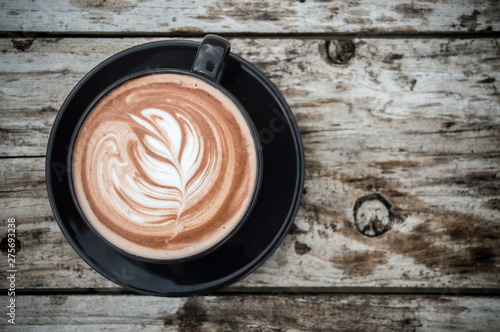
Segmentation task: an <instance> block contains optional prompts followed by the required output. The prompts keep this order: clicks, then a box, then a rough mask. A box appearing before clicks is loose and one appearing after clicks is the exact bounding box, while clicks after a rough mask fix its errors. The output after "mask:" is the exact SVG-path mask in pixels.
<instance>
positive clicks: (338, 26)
mask: <svg viewBox="0 0 500 332" xmlns="http://www.w3.org/2000/svg"><path fill="white" fill-rule="evenodd" d="M499 13H500V7H499V3H498V1H495V0H493V1H488V0H482V1H467V0H460V1H452V2H450V1H426V0H416V1H411V2H408V1H402V0H391V1H384V2H373V1H368V0H363V1H341V2H339V1H310V0H307V1H279V0H273V1H267V0H266V1H264V0H257V1H232V0H210V1H205V0H203V1H202V0H196V1H189V2H187V1H175V0H170V1H161V0H148V1H105V0H96V1H95V0H92V1H91V0H87V1H74V0H65V1H54V0H51V1H32V0H20V1H8V0H3V1H1V2H0V17H2V20H1V22H0V30H1V31H14V32H16V31H21V32H49V33H54V32H55V33H68V32H69V33H109V34H146V33H151V34H158V33H163V34H169V33H191V34H192V33H195V34H201V33H205V32H217V33H339V32H340V33H360V32H361V33H363V32H366V33H373V32H375V33H387V32H389V33H391V32H397V33H401V32H403V33H414V32H432V33H434V32H437V31H444V32H479V31H499V30H500V16H499V15H500V14H499Z"/></svg>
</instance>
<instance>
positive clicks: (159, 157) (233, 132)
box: [67, 35, 263, 263]
mask: <svg viewBox="0 0 500 332" xmlns="http://www.w3.org/2000/svg"><path fill="white" fill-rule="evenodd" d="M229 51H230V45H229V42H228V41H226V40H225V39H223V38H221V37H218V36H215V35H207V36H206V37H205V38H204V39H203V41H202V43H201V44H200V46H199V48H198V52H197V54H196V57H195V60H194V62H193V65H192V69H191V70H190V71H188V70H179V69H169V68H161V69H159V68H157V69H150V70H145V71H140V72H136V73H134V74H132V75H130V76H127V77H125V78H123V79H120V80H119V81H117V82H115V83H113V84H112V85H111V86H109V87H108V88H107V89H105V90H104V91H103V92H102V93H100V94H99V96H98V97H97V98H95V100H94V101H93V102H92V103H91V104H90V105H89V106H88V107H87V109H86V111H85V112H84V114H83V115H82V117H81V118H80V120H79V122H78V124H77V126H76V129H75V131H74V133H73V136H72V139H71V143H70V147H69V153H68V161H67V162H68V165H69V167H68V171H69V179H70V181H69V182H70V191H71V195H72V199H73V200H74V203H75V206H76V207H77V209H78V211H79V213H80V215H81V217H82V219H83V220H84V221H85V223H86V224H87V225H88V226H89V228H90V229H92V230H93V231H94V232H95V233H96V234H97V235H98V236H99V237H100V238H101V239H102V240H103V241H105V242H107V243H108V244H109V245H110V246H111V247H113V248H114V250H117V251H119V252H121V253H124V254H126V255H128V256H131V257H133V258H136V259H138V260H145V261H153V262H165V263H169V262H180V261H187V260H190V259H194V258H197V257H200V256H202V255H205V254H208V253H209V252H211V251H213V250H215V249H216V248H218V247H219V246H221V245H222V244H223V243H225V242H226V241H227V240H228V239H229V238H231V237H232V236H233V235H234V234H235V233H236V232H237V231H238V230H239V229H240V228H241V226H242V225H243V224H244V222H245V221H246V220H247V219H248V217H249V215H250V213H251V211H252V208H253V206H254V204H255V202H256V200H257V197H258V193H259V189H260V184H261V178H262V171H263V166H262V152H261V149H260V142H259V138H258V134H257V131H256V129H255V126H254V124H253V122H252V119H251V117H250V116H249V115H248V113H247V112H246V110H245V108H244V107H243V106H242V105H241V103H240V102H239V101H238V100H237V99H236V98H235V97H234V96H233V95H232V94H231V93H230V92H228V91H227V90H226V89H225V88H224V87H223V86H222V85H221V84H220V79H221V77H222V75H223V73H224V69H225V64H226V58H227V55H228V54H229Z"/></svg>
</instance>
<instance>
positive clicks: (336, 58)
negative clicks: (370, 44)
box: [326, 40, 356, 65]
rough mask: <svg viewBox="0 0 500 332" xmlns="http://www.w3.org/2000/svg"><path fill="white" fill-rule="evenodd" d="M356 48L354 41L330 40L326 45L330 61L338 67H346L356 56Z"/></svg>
mask: <svg viewBox="0 0 500 332" xmlns="http://www.w3.org/2000/svg"><path fill="white" fill-rule="evenodd" d="M355 49H356V46H355V45H354V43H353V41H352V40H330V41H329V42H327V43H326V53H327V55H328V59H329V60H330V61H331V62H333V63H335V64H338V65H345V64H348V63H349V61H351V59H352V57H353V56H354V52H355Z"/></svg>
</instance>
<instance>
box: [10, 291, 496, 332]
mask: <svg viewBox="0 0 500 332" xmlns="http://www.w3.org/2000/svg"><path fill="white" fill-rule="evenodd" d="M0 299H1V300H2V303H5V299H6V297H0ZM16 305H17V312H18V316H17V318H16V325H15V326H9V328H8V330H9V331H23V332H24V331H51V332H52V331H74V330H75V328H78V329H79V330H85V331H98V330H106V331H115V330H116V331H138V330H141V331H148V332H149V331H332V330H339V331H456V330H459V331H471V330H473V331H493V330H496V329H497V328H498V326H499V324H500V318H498V315H496V313H498V311H499V310H500V301H499V300H498V299H497V298H491V297H453V296H416V295H405V296H394V295H392V296H387V295H377V296H374V295H309V296H304V295H279V294H275V295H248V294H246V295H231V296H205V297H190V298H173V299H166V298H156V297H147V296H136V295H90V296H89V295H51V296H43V297H41V296H24V295H23V296H18V297H17V300H16Z"/></svg>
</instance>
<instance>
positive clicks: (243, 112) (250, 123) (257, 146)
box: [66, 68, 264, 264]
mask: <svg viewBox="0 0 500 332" xmlns="http://www.w3.org/2000/svg"><path fill="white" fill-rule="evenodd" d="M156 74H177V75H187V76H191V77H194V78H197V79H199V80H202V81H203V82H205V83H207V84H209V85H210V86H212V87H213V88H215V89H217V90H218V91H220V92H222V93H223V94H224V95H225V96H226V97H227V98H228V99H229V100H230V101H231V102H232V103H233V104H234V105H235V106H236V107H237V108H238V110H239V111H240V114H241V115H242V116H243V118H244V119H245V122H246V124H247V127H248V129H249V130H250V133H251V136H252V139H253V141H254V146H255V154H256V163H257V167H256V178H255V184H254V190H253V193H252V197H251V199H250V202H249V204H248V206H247V208H246V210H245V212H244V214H243V215H242V217H241V218H240V220H239V221H238V222H237V223H236V225H235V226H234V227H233V228H232V229H231V231H230V232H229V233H227V234H226V235H225V236H224V237H223V238H222V239H220V240H219V241H217V242H216V243H215V244H214V245H212V246H210V247H208V248H206V249H204V250H202V251H199V252H196V253H194V254H191V255H189V256H183V257H175V258H152V257H146V256H139V255H136V254H132V253H130V252H128V251H126V250H124V249H123V248H120V247H119V246H117V245H115V244H114V243H111V241H109V240H108V239H106V238H105V237H104V236H103V235H102V234H101V233H100V232H98V231H97V230H96V229H95V227H94V226H93V225H92V224H91V223H90V222H89V221H88V219H87V217H86V215H85V213H83V211H82V209H81V207H80V203H79V201H78V199H77V197H76V194H75V188H74V184H73V175H72V173H73V167H72V160H73V150H74V146H75V143H76V139H77V137H78V134H79V132H80V129H81V127H82V125H83V124H84V122H85V120H86V119H87V117H88V116H89V114H90V113H91V112H92V110H93V109H94V107H95V106H96V105H97V104H98V103H99V102H100V101H101V100H102V99H103V98H104V97H106V96H107V95H108V94H109V93H110V92H112V91H113V90H114V89H116V88H118V87H119V86H121V85H122V84H124V83H126V82H128V81H130V80H133V79H137V78H140V77H144V76H149V75H156ZM66 158H67V159H66V160H67V165H68V166H67V176H68V185H69V191H70V194H71V199H72V200H73V203H74V204H75V207H76V210H77V211H78V214H79V215H80V217H81V218H82V220H83V221H84V223H85V224H86V225H87V226H88V227H89V229H90V230H92V232H93V233H94V234H96V235H97V237H98V238H100V239H101V240H102V241H104V242H105V243H106V244H107V245H108V246H111V247H112V248H113V249H114V250H117V251H118V252H120V253H121V254H124V255H126V256H128V257H130V258H132V259H135V260H138V261H143V262H147V263H157V264H175V263H182V262H187V261H191V260H194V259H197V258H200V257H202V256H205V255H207V254H209V253H211V252H213V251H215V250H216V249H217V248H219V247H221V246H222V245H223V244H224V243H226V242H227V241H228V240H229V239H231V238H232V237H233V236H234V235H235V234H236V233H237V232H238V231H239V230H240V229H241V228H242V226H243V225H244V224H245V222H246V221H247V220H248V218H249V216H250V214H251V212H252V210H253V208H254V206H255V204H256V202H257V199H258V197H259V193H260V189H261V185H262V177H263V167H264V164H263V155H262V147H261V143H260V138H259V135H258V132H257V129H256V127H255V124H254V123H253V120H252V118H251V116H250V115H249V114H248V112H247V110H246V109H245V107H244V106H243V105H242V104H241V102H240V101H239V100H238V99H237V98H236V97H234V95H233V94H232V93H231V92H229V91H228V90H227V89H226V88H225V87H224V86H222V85H221V84H220V83H217V82H215V81H213V80H211V79H209V78H207V77H205V76H203V75H201V74H198V73H197V72H195V71H192V70H184V69H176V68H155V69H146V70H142V71H138V72H135V73H132V74H129V75H126V76H124V77H122V78H120V79H118V80H116V81H115V82H113V83H111V84H110V85H109V86H108V87H106V88H105V89H104V90H102V91H101V92H100V93H99V94H98V95H97V96H96V97H95V98H94V99H93V100H92V102H91V103H90V104H89V105H88V106H87V107H86V108H85V111H84V112H83V113H82V114H81V116H80V118H79V120H78V122H77V124H76V126H75V127H74V128H73V131H72V134H71V140H70V143H69V148H68V153H67V157H66Z"/></svg>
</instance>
